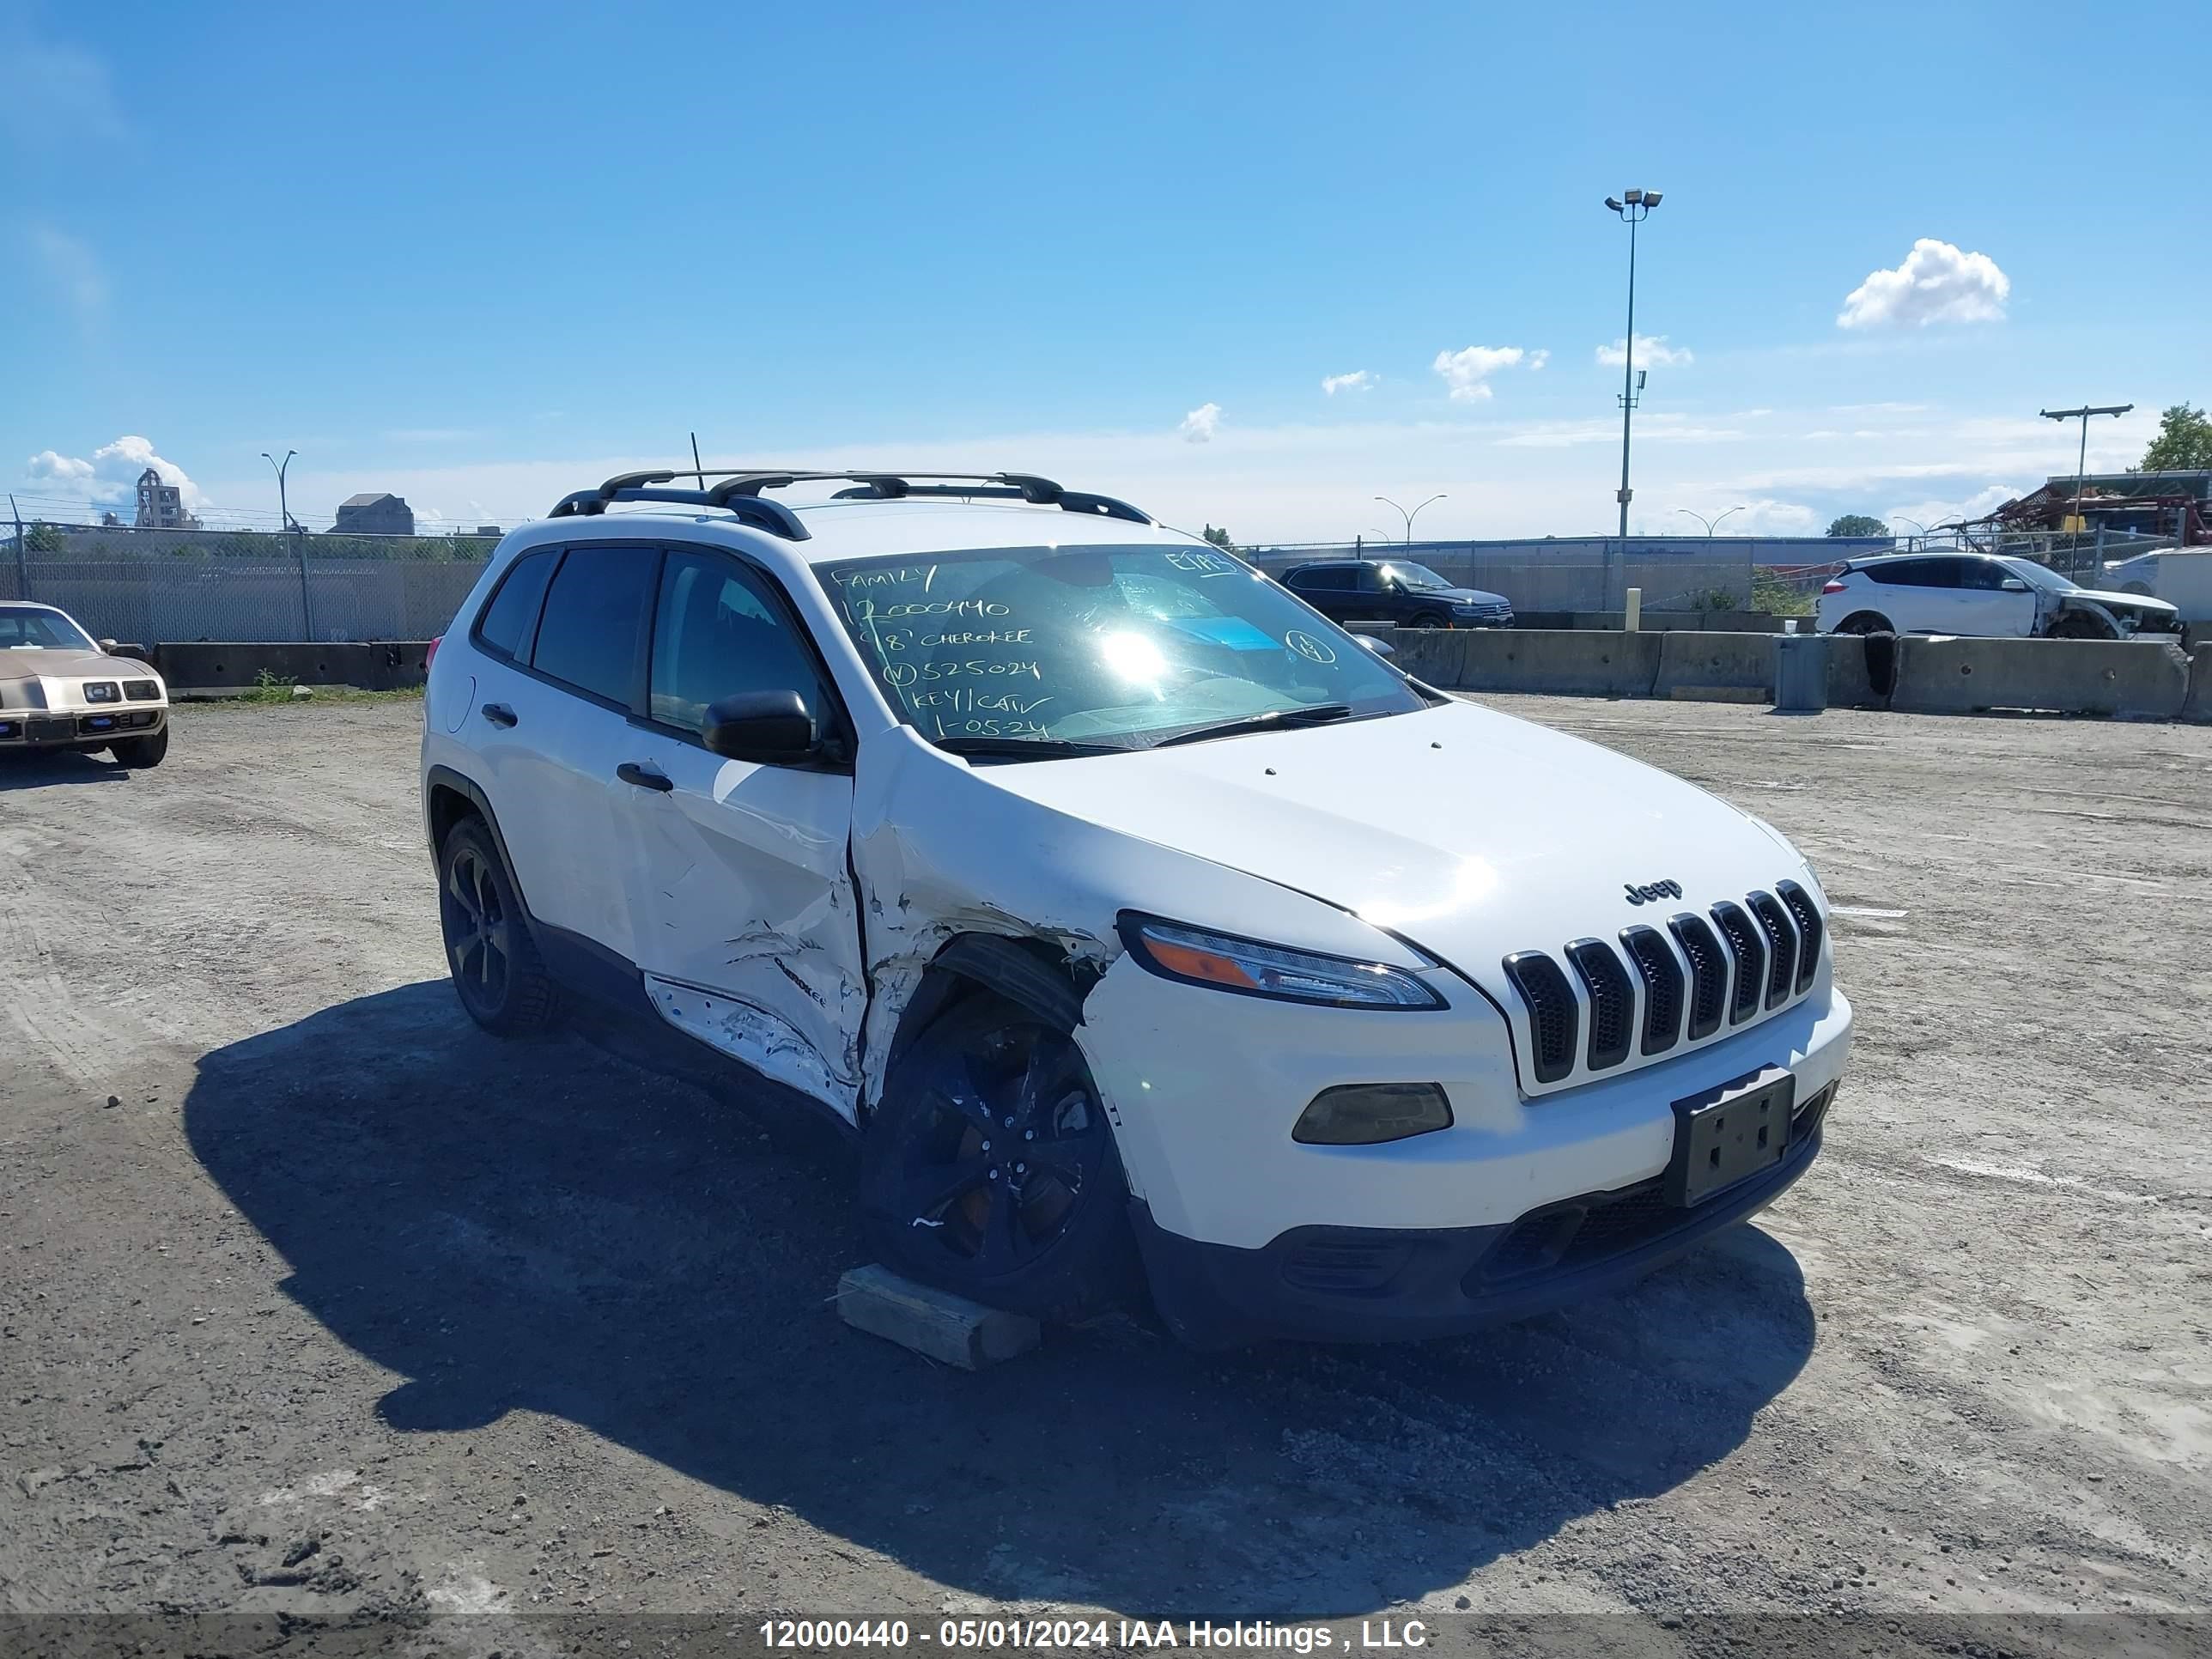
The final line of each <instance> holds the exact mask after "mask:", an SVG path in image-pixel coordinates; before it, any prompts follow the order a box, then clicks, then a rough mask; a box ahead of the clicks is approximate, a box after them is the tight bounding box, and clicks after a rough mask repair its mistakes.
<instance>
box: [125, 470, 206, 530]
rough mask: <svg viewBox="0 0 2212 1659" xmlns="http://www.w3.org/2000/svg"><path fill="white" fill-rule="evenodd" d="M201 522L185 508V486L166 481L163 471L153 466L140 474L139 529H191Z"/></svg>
mask: <svg viewBox="0 0 2212 1659" xmlns="http://www.w3.org/2000/svg"><path fill="white" fill-rule="evenodd" d="M197 523H198V520H196V519H194V518H193V517H192V516H191V514H190V513H186V512H185V492H184V491H183V489H180V488H179V487H178V486H177V485H175V484H170V483H162V482H161V474H160V473H159V472H157V471H155V470H154V469H153V468H152V467H150V466H149V467H148V468H147V469H146V470H145V471H143V472H141V473H140V474H139V475H138V520H137V524H138V528H139V529H141V530H191V529H192V528H194V527H195V526H197Z"/></svg>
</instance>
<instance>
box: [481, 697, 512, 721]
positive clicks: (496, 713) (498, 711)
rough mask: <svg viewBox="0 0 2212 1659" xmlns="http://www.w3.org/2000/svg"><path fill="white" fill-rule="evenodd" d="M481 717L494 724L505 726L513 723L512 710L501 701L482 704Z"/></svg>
mask: <svg viewBox="0 0 2212 1659" xmlns="http://www.w3.org/2000/svg"><path fill="white" fill-rule="evenodd" d="M483 717H484V718H485V719H486V720H489V721H490V722H491V723H492V724H493V725H494V726H513V724H514V723H515V714H514V710H513V709H512V708H508V707H507V705H506V704H505V703H503V702H488V703H486V704H485V705H484V706H483Z"/></svg>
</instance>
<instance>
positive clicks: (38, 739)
mask: <svg viewBox="0 0 2212 1659" xmlns="http://www.w3.org/2000/svg"><path fill="white" fill-rule="evenodd" d="M168 714H169V711H168V709H167V706H166V705H153V704H147V703H138V704H130V703H118V704H116V705H114V706H113V707H112V708H95V709H92V710H86V709H75V708H72V709H58V710H54V711H51V712H49V711H47V710H45V709H36V708H32V709H15V708H7V709H0V749H104V748H106V746H107V745H108V744H111V743H113V742H114V741H116V739H118V738H144V737H151V736H152V735H153V734H154V733H155V732H158V731H160V730H161V724H162V722H163V721H164V720H167V718H168Z"/></svg>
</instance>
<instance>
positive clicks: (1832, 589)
mask: <svg viewBox="0 0 2212 1659" xmlns="http://www.w3.org/2000/svg"><path fill="white" fill-rule="evenodd" d="M1820 591H1821V592H1823V593H1840V592H1843V591H1844V585H1843V584H1842V583H1841V582H1830V583H1829V584H1828V585H1827V586H1826V587H1824V588H1822V589H1821V590H1820ZM434 648H435V647H434Z"/></svg>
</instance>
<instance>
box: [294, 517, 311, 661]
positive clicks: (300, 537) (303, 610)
mask: <svg viewBox="0 0 2212 1659" xmlns="http://www.w3.org/2000/svg"><path fill="white" fill-rule="evenodd" d="M292 557H293V558H294V559H295V561H296V562H298V564H299V567H300V637H301V639H303V640H307V641H313V639H314V637H315V608H314V605H313V603H312V602H311V601H310V600H309V599H308V597H307V536H306V532H303V531H301V528H300V526H299V525H298V523H297V522H296V521H295V523H294V524H293V526H292Z"/></svg>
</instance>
